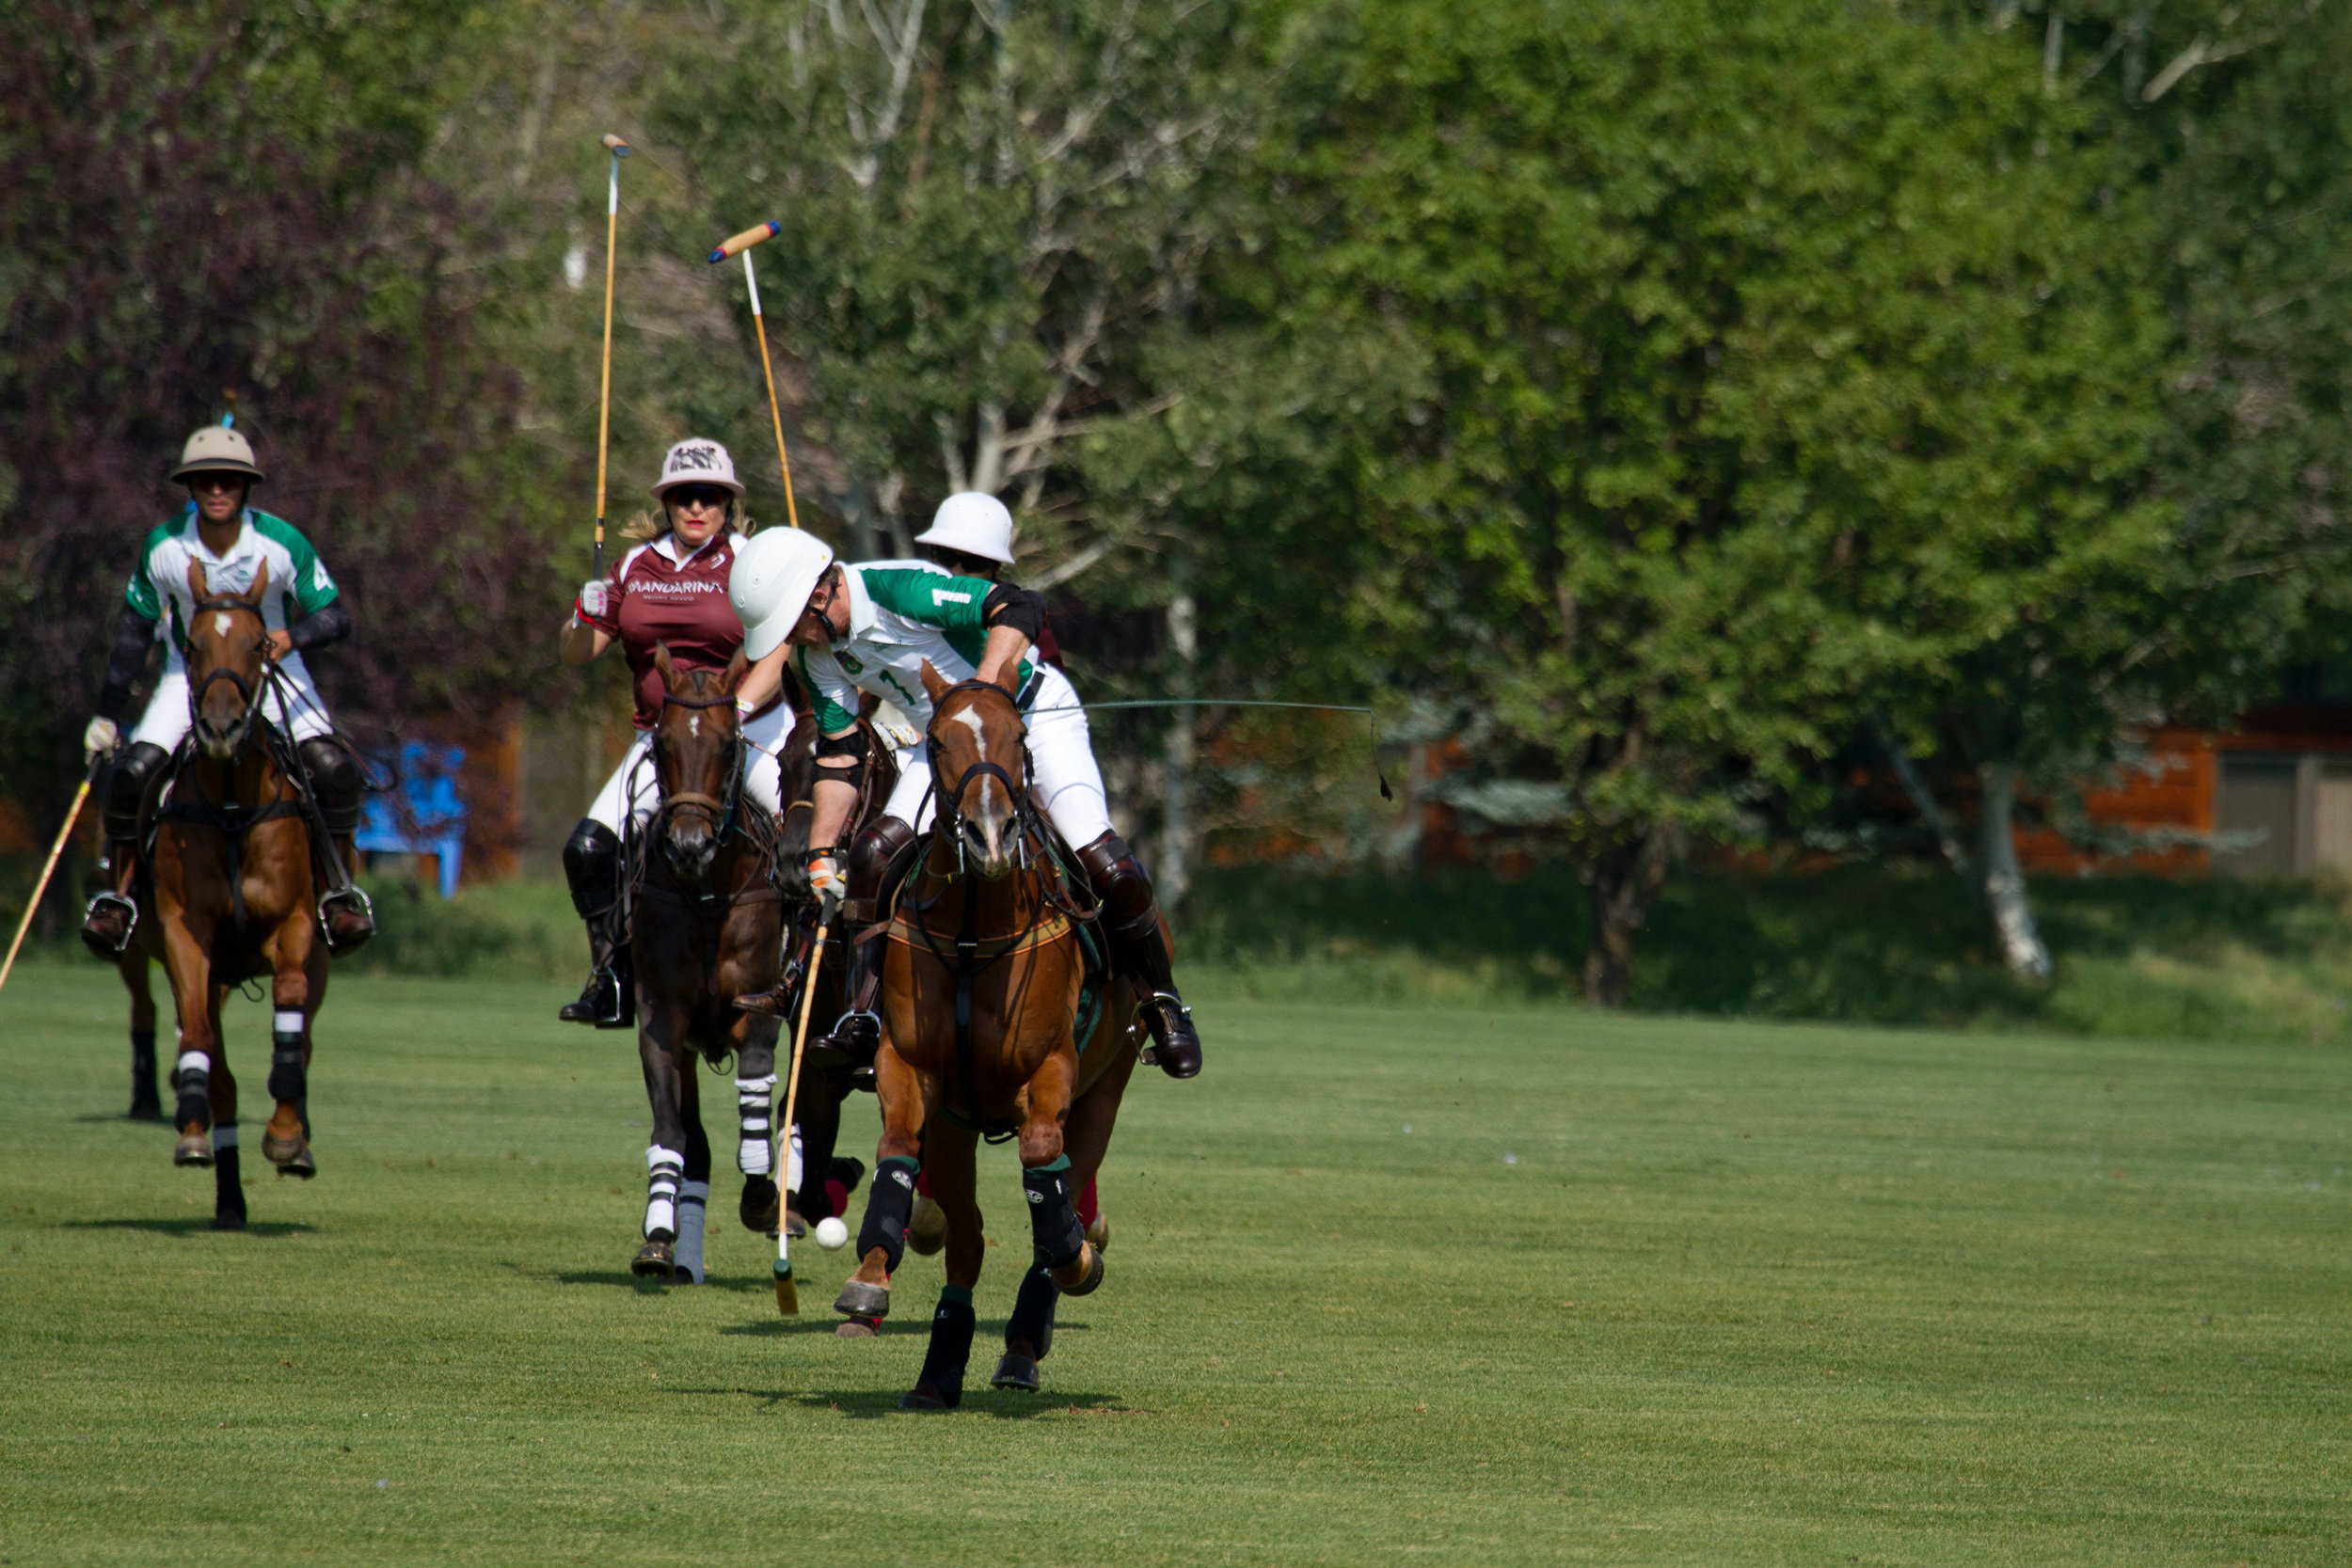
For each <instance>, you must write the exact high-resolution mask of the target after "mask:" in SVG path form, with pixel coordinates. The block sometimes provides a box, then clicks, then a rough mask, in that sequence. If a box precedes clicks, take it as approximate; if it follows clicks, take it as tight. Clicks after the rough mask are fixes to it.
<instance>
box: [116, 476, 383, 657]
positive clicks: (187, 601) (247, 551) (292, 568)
mask: <svg viewBox="0 0 2352 1568" xmlns="http://www.w3.org/2000/svg"><path fill="white" fill-rule="evenodd" d="M264 562H266V563H267V564H268V566H269V590H268V592H267V593H265V594H263V595H262V619H263V620H264V621H266V622H267V623H268V625H269V629H270V630H272V631H283V630H285V629H286V628H287V627H288V626H292V625H293V624H294V622H296V621H299V620H302V619H303V618H304V617H306V616H309V615H312V614H315V613H317V612H318V611H319V610H324V609H326V607H327V606H328V605H330V604H333V603H334V602H335V597H336V594H338V593H339V592H340V591H339V590H338V589H337V588H336V586H335V579H334V578H330V577H328V576H327V575H326V562H323V561H321V560H320V559H319V552H318V551H316V550H314V549H312V548H311V547H310V541H309V540H308V539H305V538H304V537H302V534H301V532H300V531H298V530H297V529H295V528H294V525H293V524H291V523H288V522H286V521H285V520H283V519H282V518H278V517H273V516H271V515H269V514H268V513H266V512H256V511H255V510H254V509H253V508H251V507H249V506H248V507H246V510H245V516H244V519H243V520H242V521H241V523H240V524H239V526H238V529H237V542H236V543H235V544H233V545H231V546H230V547H229V550H228V553H226V554H225V555H215V554H214V553H213V552H212V550H211V549H210V548H208V547H207V546H205V543H204V538H203V535H202V534H201V533H199V531H197V524H196V507H195V505H194V504H193V503H191V504H190V505H189V506H188V508H187V510H186V511H184V512H183V513H181V514H180V515H178V516H177V517H174V518H173V519H172V520H171V521H169V522H167V523H165V524H164V525H162V526H161V527H159V528H157V529H156V530H155V531H154V532H152V533H151V534H149V535H148V536H147V544H146V545H145V546H144V547H142V548H141V550H140V551H139V562H138V564H137V565H136V566H135V567H133V568H132V570H131V586H130V589H129V591H128V592H127V593H126V594H124V597H125V598H126V599H127V600H128V601H129V602H130V606H131V610H132V612H133V613H135V614H137V615H143V616H145V617H147V618H148V619H150V620H160V621H162V622H164V623H166V624H165V626H163V627H162V628H161V629H162V632H163V634H164V646H165V648H166V649H167V651H168V653H167V657H168V660H169V661H168V662H167V664H166V665H165V667H164V669H165V673H167V674H174V675H178V674H185V673H187V667H186V666H185V665H184V664H183V663H182V661H181V657H180V647H181V644H182V643H183V642H185V641H187V636H188V622H189V620H190V618H191V617H192V616H194V615H195V613H196V594H195V592H194V590H193V589H192V588H191V587H190V586H189V583H188V568H189V566H190V565H192V564H201V565H202V566H203V568H204V586H205V589H206V592H207V594H209V595H210V596H211V597H214V598H226V597H230V596H232V595H235V594H243V593H245V592H246V590H247V589H249V588H251V587H252V586H253V578H254V574H255V573H257V572H259V571H260V570H261V569H262V564H263V563H264ZM280 662H281V663H283V664H284V665H286V666H287V668H288V670H289V672H290V673H300V674H301V675H302V677H303V678H304V679H305V680H307V679H308V676H309V673H308V672H307V671H304V670H302V669H301V665H302V655H301V654H300V653H298V652H295V653H289V654H288V655H287V656H286V657H285V658H284V659H282V660H280Z"/></svg>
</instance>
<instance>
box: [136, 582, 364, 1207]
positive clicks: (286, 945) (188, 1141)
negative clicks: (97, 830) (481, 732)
mask: <svg viewBox="0 0 2352 1568" xmlns="http://www.w3.org/2000/svg"><path fill="white" fill-rule="evenodd" d="M269 586H270V583H269V568H268V566H267V564H266V563H264V564H263V565H262V568H261V570H259V571H258V572H256V573H255V574H254V578H253V585H252V587H250V588H248V589H247V590H246V592H245V593H243V594H236V595H233V596H223V597H218V598H215V597H214V596H213V594H211V592H210V590H209V589H208V588H207V586H206V582H205V574H204V567H203V565H202V563H200V562H190V563H189V566H188V589H189V592H190V594H192V595H193V597H194V599H195V603H196V613H195V615H194V617H193V620H192V622H191V624H190V626H189V627H188V633H187V642H186V645H185V646H184V647H183V650H182V657H183V658H184V660H185V661H186V664H187V671H188V705H189V707H190V708H191V709H192V710H193V712H192V718H193V723H192V725H191V727H190V729H189V731H188V737H187V739H186V740H185V741H183V742H182V745H181V750H180V753H179V755H178V756H177V757H176V758H175V759H174V762H173V766H172V768H171V769H170V772H169V780H170V782H169V783H168V784H167V785H166V786H165V787H164V789H163V791H162V795H161V803H160V804H159V805H158V806H157V807H156V809H155V812H154V816H153V820H154V848H153V851H152V852H151V855H150V856H149V860H148V864H149V866H150V867H151V877H152V884H153V890H154V910H155V915H156V924H157V926H158V927H160V928H161V934H162V939H163V943H162V945H163V959H164V972H165V974H167V976H168V977H169V979H170V982H171V995H172V1003H173V1006H174V1007H175V1008H176V1009H177V1011H178V1013H179V1017H180V1057H179V1064H178V1069H177V1070H176V1071H175V1072H174V1073H173V1075H172V1082H173V1085H174V1086H175V1087H176V1089H177V1091H178V1094H179V1104H178V1108H177V1113H176V1115H175V1116H174V1117H173V1119H174V1121H175V1122H176V1123H177V1124H178V1126H179V1129H180V1141H179V1144H178V1146H177V1147H176V1148H174V1149H173V1150H172V1155H171V1158H172V1163H173V1164H179V1165H196V1166H202V1165H212V1166H214V1167H215V1173H214V1184H215V1196H214V1207H213V1227H214V1228H215V1229H216V1230H238V1229H242V1228H244V1227H245V1221H246V1205H245V1194H244V1191H243V1188H242V1186H241V1184H240V1182H239V1180H238V1158H237V1080H236V1077H235V1075H234V1074H232V1073H231V1072H230V1070H229V1058H228V1055H227V1053H226V1051H225V1049H224V1048H223V1045H222V1041H221V1035H220V1008H221V1004H222V1002H224V1001H225V1000H226V999H227V997H228V995H229V990H230V987H232V986H234V985H236V984H238V983H239V982H241V981H243V980H245V979H246V978H247V977H249V976H253V975H258V974H268V975H269V977H270V1005H271V1008H272V1017H271V1027H270V1047H271V1049H270V1074H269V1093H270V1097H271V1099H272V1100H274V1101H276V1108H275V1109H274V1110H273V1111H272V1113H271V1115H270V1118H269V1122H268V1125H267V1126H265V1127H264V1128H263V1129H262V1154H263V1156H264V1157H266V1158H267V1159H268V1160H269V1162H270V1164H274V1165H276V1166H277V1167H278V1170H279V1172H280V1173H282V1174H284V1175H288V1176H298V1177H302V1178H304V1179H305V1180H308V1179H309V1178H310V1177H313V1176H315V1175H317V1174H318V1164H317V1162H316V1161H315V1160H314V1159H313V1158H312V1156H311V1153H310V1120H309V1117H308V1116H307V1115H306V1114H305V1101H307V1099H308V1098H309V1077H308V1075H309V1070H310V1028H311V1023H312V1022H313V1021H314V1020H315V1019H316V1018H317V1017H318V1010H319V1006H320V1004H322V1003H323V1002H325V1001H326V965H327V951H326V936H325V934H324V933H323V932H322V931H321V930H320V928H319V916H318V899H319V891H320V890H319V887H318V883H317V876H318V873H317V867H316V865H315V863H314V862H313V860H312V846H313V840H312V833H313V832H314V831H322V830H318V828H317V824H318V822H319V817H318V812H317V807H316V804H315V802H313V801H312V800H310V798H309V795H308V791H307V789H306V788H305V786H304V784H303V783H302V777H303V776H302V773H301V768H300V764H299V762H298V760H297V759H296V758H295V756H294V742H293V741H292V740H291V739H290V738H289V737H288V736H284V735H281V734H280V733H279V732H278V730H277V729H275V728H273V727H271V726H270V725H269V724H267V723H265V722H263V714H262V704H263V698H264V695H265V693H266V692H267V691H268V690H269V689H270V687H271V684H272V680H273V677H274V675H275V671H274V670H273V669H272V668H271V667H270V663H269V655H268V648H269V630H268V627H267V626H266V625H265V624H264V622H263V621H262V610H261V606H262V597H263V595H264V594H267V593H268V591H269ZM326 852H327V853H330V854H331V853H333V852H334V851H333V849H332V847H329V848H328V849H327V851H326Z"/></svg>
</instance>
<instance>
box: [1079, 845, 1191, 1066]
mask: <svg viewBox="0 0 2352 1568" xmlns="http://www.w3.org/2000/svg"><path fill="white" fill-rule="evenodd" d="M1078 864H1079V866H1080V867H1081V868H1082V869H1084V870H1085V872H1086V874H1087V879H1088V880H1089V881H1090V882H1091V883H1092V884H1093V886H1094V895H1095V896H1096V897H1097V898H1099V899H1101V900H1102V901H1103V913H1102V931H1103V936H1104V942H1106V943H1107V944H1108V946H1109V947H1110V950H1111V966H1112V967H1113V968H1114V969H1116V970H1118V971H1119V972H1120V973H1121V974H1125V975H1126V976H1127V977H1128V978H1130V979H1131V980H1135V981H1136V982H1138V983H1140V984H1141V985H1143V986H1145V987H1148V988H1149V994H1148V995H1147V996H1146V997H1145V998H1144V1000H1143V1002H1142V1003H1141V1004H1140V1005H1139V1006H1137V1007H1136V1014H1137V1016H1138V1017H1139V1018H1140V1020H1141V1021H1142V1023H1143V1026H1144V1028H1145V1029H1146V1030H1147V1031H1149V1032H1150V1034H1151V1036H1152V1044H1151V1047H1150V1048H1149V1049H1148V1050H1147V1051H1146V1052H1145V1053H1144V1058H1143V1059H1144V1060H1145V1061H1148V1062H1152V1063H1155V1064H1157V1066H1158V1067H1159V1069H1160V1070H1161V1071H1162V1072H1165V1073H1167V1074H1168V1076H1169V1077H1170V1078H1192V1077H1196V1076H1198V1075H1199V1073H1200V1032H1199V1031H1198V1030H1196V1029H1195V1028H1194V1027H1193V1024H1192V1009H1191V1008H1190V1007H1187V1006H1184V998H1183V997H1182V996H1180V995H1178V994H1177V991H1176V977H1175V974H1174V963H1173V959H1172V958H1171V956H1170V954H1169V953H1168V934H1167V931H1166V929H1165V928H1164V927H1163V926H1162V923H1161V920H1160V907H1159V903H1158V901H1157V899H1156V898H1154V896H1153V895H1152V879H1151V878H1150V877H1148V876H1146V875H1145V874H1144V870H1143V866H1142V863H1140V862H1138V861H1137V860H1136V857H1135V854H1134V852H1133V851H1132V850H1130V849H1129V848H1128V847H1127V841H1126V840H1125V839H1123V838H1120V836H1119V835H1118V834H1117V833H1115V832H1113V833H1104V835H1103V836H1102V837H1101V838H1098V839H1096V840H1095V841H1094V842H1093V843H1091V844H1089V845H1088V846H1086V847H1084V848H1082V849H1080V850H1079V851H1078Z"/></svg>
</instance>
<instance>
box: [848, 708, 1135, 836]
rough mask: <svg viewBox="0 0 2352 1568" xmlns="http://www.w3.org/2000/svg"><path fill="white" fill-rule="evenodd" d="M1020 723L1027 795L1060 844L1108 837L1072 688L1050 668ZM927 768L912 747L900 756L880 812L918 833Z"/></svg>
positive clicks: (923, 821) (1105, 805)
mask: <svg viewBox="0 0 2352 1568" xmlns="http://www.w3.org/2000/svg"><path fill="white" fill-rule="evenodd" d="M1022 717H1023V718H1024V719H1025V720H1026V721H1028V725H1029V766H1030V768H1031V777H1030V780H1029V790H1030V793H1031V795H1032V796H1033V797H1035V799H1036V800H1037V803H1038V804H1039V805H1041V806H1042V807H1043V808H1044V809H1045V815H1046V816H1048V817H1050V818H1051V819H1052V820H1053V824H1054V831H1055V832H1057V833H1059V834H1061V837H1062V842H1063V843H1064V844H1067V845H1069V846H1070V847H1072V848H1073V849H1083V848H1085V847H1087V846H1088V845H1089V844H1091V843H1093V842H1094V841H1095V840H1096V839H1098V838H1101V837H1102V836H1103V835H1104V833H1107V832H1110V831H1111V804H1110V797H1109V796H1108V795H1107V794H1105V793H1104V789H1103V770H1102V769H1101V768H1097V767H1096V766H1095V765H1094V740H1093V736H1092V735H1091V734H1090V733H1089V730H1088V728H1087V715H1086V709H1085V708H1083V707H1081V706H1080V705H1079V704H1078V689H1077V688H1075V687H1073V686H1072V685H1071V684H1070V677H1069V676H1067V675H1065V674H1063V673H1061V672H1060V671H1059V670H1057V669H1055V668H1054V667H1053V666H1052V665H1050V664H1048V665H1044V666H1042V667H1041V668H1040V670H1039V672H1038V681H1037V691H1036V694H1035V695H1034V696H1032V697H1031V698H1030V699H1029V706H1028V708H1027V709H1026V710H1025V712H1024V713H1023V714H1022ZM930 788H931V770H930V764H929V763H928V762H927V761H926V760H925V758H924V751H923V747H922V744H921V743H920V742H917V743H916V744H914V745H913V746H909V747H906V748H904V749H903V750H901V751H900V752H899V753H898V787H897V788H896V789H894V790H892V791H891V792H890V803H889V805H888V806H886V807H885V808H883V809H884V810H885V811H886V812H887V813H888V814H889V815H890V816H895V817H897V818H898V820H899V821H901V822H904V823H905V824H906V825H907V826H908V827H910V828H913V829H914V831H915V832H922V831H923V830H924V829H925V828H928V827H930V821H931V801H930Z"/></svg>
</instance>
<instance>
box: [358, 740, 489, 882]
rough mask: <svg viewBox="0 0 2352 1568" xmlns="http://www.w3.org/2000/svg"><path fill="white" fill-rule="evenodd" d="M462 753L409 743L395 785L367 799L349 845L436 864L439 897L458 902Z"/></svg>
mask: <svg viewBox="0 0 2352 1568" xmlns="http://www.w3.org/2000/svg"><path fill="white" fill-rule="evenodd" d="M465 764H466V749H465V748H464V747H463V746H452V747H450V748H448V749H447V750H446V751H442V752H434V751H433V750H431V749H430V748H428V747H427V746H426V745H425V744H424V743H423V742H422V741H418V740H412V741H410V742H408V744H407V745H405V746H403V747H402V748H401V749H400V761H399V765H398V766H399V770H400V785H399V787H398V788H396V789H393V790H390V791H389V792H388V793H386V794H383V795H371V796H369V797H368V810H367V816H364V817H363V818H361V820H360V823H359V832H358V836H357V837H355V838H354V839H353V840H352V842H353V844H354V845H355V846H357V847H358V848H361V849H364V850H366V851H368V852H369V853H371V854H374V853H377V852H379V851H381V852H383V853H386V854H395V855H431V856H433V857H434V858H435V859H436V860H437V861H438V862H439V863H440V867H441V896H442V897H443V898H454V897H456V896H457V873H458V870H459V868H460V867H461V866H462V865H463V864H464V863H465V859H466V802H465V801H463V800H459V799H458V797H457V770H458V769H459V768H463V767H464V766H465Z"/></svg>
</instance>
